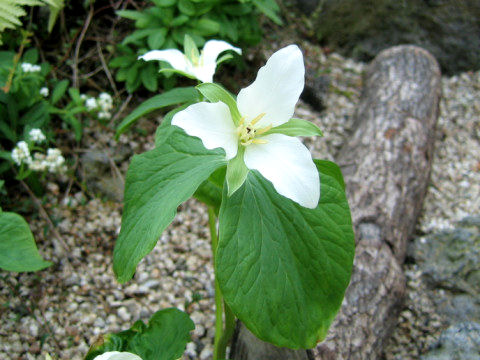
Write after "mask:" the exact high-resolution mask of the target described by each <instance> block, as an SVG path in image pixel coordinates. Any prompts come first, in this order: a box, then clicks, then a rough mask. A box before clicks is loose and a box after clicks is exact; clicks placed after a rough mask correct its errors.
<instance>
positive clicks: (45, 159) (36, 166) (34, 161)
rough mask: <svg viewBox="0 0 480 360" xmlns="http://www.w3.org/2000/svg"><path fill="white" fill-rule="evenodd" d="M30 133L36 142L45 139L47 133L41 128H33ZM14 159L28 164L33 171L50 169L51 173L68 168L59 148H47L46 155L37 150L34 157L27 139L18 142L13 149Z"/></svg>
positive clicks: (20, 163)
mask: <svg viewBox="0 0 480 360" xmlns="http://www.w3.org/2000/svg"><path fill="white" fill-rule="evenodd" d="M28 135H29V137H30V139H31V140H33V141H35V142H41V141H44V140H45V135H44V134H43V133H42V131H41V130H39V129H32V130H31V131H30V133H29V134H28ZM12 159H13V161H14V162H15V164H17V165H22V164H26V165H28V168H29V169H30V170H32V171H45V170H48V171H49V172H51V173H59V172H64V171H65V170H66V167H65V158H64V157H63V156H62V152H61V151H60V150H59V149H55V148H50V149H48V150H47V154H46V155H45V154H42V153H40V152H36V153H35V154H33V158H32V156H31V154H30V149H29V147H28V144H27V143H26V142H25V141H19V142H18V143H17V146H15V148H14V149H13V150H12Z"/></svg>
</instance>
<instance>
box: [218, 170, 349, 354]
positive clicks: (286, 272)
mask: <svg viewBox="0 0 480 360" xmlns="http://www.w3.org/2000/svg"><path fill="white" fill-rule="evenodd" d="M316 164H317V168H318V169H319V171H320V172H321V173H320V179H321V198H320V203H319V205H318V207H317V208H315V209H307V208H304V207H302V206H300V205H298V204H297V203H295V202H293V201H291V200H290V199H287V198H285V197H283V196H281V195H279V194H278V193H277V192H276V191H275V189H274V188H273V186H272V184H271V183H270V182H269V181H267V180H265V179H264V178H263V177H262V176H261V175H260V174H259V173H258V172H257V171H250V172H249V175H248V177H247V180H246V181H245V184H244V185H243V186H242V187H241V188H240V189H239V190H237V192H236V193H235V194H233V195H232V196H231V197H227V194H226V190H224V193H223V201H222V206H221V208H220V216H219V223H220V228H219V234H220V239H219V245H218V249H217V256H216V263H215V273H216V274H217V276H218V283H219V285H220V288H221V290H222V293H223V295H224V298H225V301H226V303H227V304H228V305H229V306H230V308H231V309H232V311H233V312H234V313H235V315H237V317H238V318H239V319H240V320H241V321H242V322H243V323H244V324H245V325H246V326H247V327H248V328H249V329H250V331H252V332H253V333H254V334H255V335H256V336H257V337H259V338H260V339H262V340H264V341H268V342H271V343H273V344H274V345H277V346H285V347H289V348H293V349H298V348H312V347H314V346H315V345H316V344H317V342H318V341H321V340H322V339H324V337H325V335H326V334H327V331H328V328H329V326H330V324H331V323H332V321H333V319H334V317H335V315H336V313H337V312H338V309H339V308H340V305H341V303H342V299H343V296H344V293H345V289H346V288H347V285H348V283H349V281H350V276H351V270H352V264H353V256H354V251H355V245H354V244H355V243H354V234H353V230H352V223H351V219H350V210H349V207H348V203H347V199H346V196H345V192H344V189H343V186H342V184H340V183H339V182H338V181H337V179H336V177H333V176H331V175H330V174H329V173H323V172H322V166H321V165H320V166H319V163H318V162H316Z"/></svg>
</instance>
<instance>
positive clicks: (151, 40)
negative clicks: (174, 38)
mask: <svg viewBox="0 0 480 360" xmlns="http://www.w3.org/2000/svg"><path fill="white" fill-rule="evenodd" d="M166 35H167V29H158V30H157V31H155V32H154V33H153V34H150V35H149V36H148V38H147V44H148V46H149V47H150V49H152V50H155V49H160V48H161V47H162V45H163V43H164V42H165V36H166Z"/></svg>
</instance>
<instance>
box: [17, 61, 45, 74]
mask: <svg viewBox="0 0 480 360" xmlns="http://www.w3.org/2000/svg"><path fill="white" fill-rule="evenodd" d="M20 66H21V67H22V71H23V72H26V73H28V72H39V71H40V70H42V68H41V67H40V65H32V64H30V63H22V64H21V65H20Z"/></svg>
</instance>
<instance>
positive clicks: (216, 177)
mask: <svg viewBox="0 0 480 360" xmlns="http://www.w3.org/2000/svg"><path fill="white" fill-rule="evenodd" d="M225 173H226V167H225V166H224V167H221V168H220V169H218V170H215V171H214V172H213V174H212V175H210V177H209V178H208V180H206V181H204V182H203V183H202V184H201V185H200V187H199V188H198V189H197V191H195V194H193V197H194V198H195V199H197V200H199V201H201V202H203V203H204V204H206V205H208V206H212V207H213V208H214V209H215V213H216V214H217V215H218V211H219V210H220V205H221V203H222V191H223V183H224V182H225Z"/></svg>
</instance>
